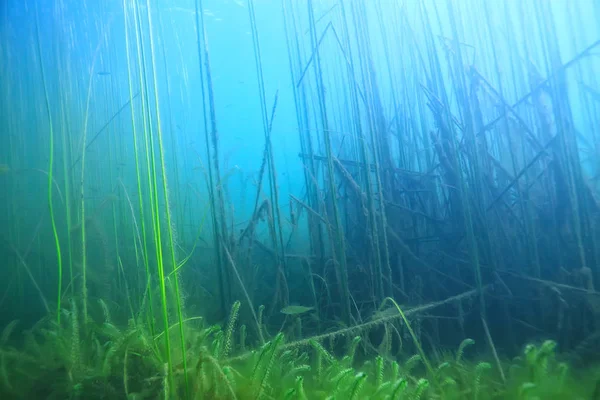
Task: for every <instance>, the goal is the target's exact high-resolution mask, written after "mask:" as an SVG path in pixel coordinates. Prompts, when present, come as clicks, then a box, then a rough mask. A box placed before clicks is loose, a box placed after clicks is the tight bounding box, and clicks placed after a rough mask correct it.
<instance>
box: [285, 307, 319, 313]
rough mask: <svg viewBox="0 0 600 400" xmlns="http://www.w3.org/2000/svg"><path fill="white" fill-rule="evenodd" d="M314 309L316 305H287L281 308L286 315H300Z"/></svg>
mask: <svg viewBox="0 0 600 400" xmlns="http://www.w3.org/2000/svg"><path fill="white" fill-rule="evenodd" d="M312 310H314V307H305V306H287V307H284V308H282V309H281V313H282V314H285V315H300V314H304V313H307V312H309V311H312Z"/></svg>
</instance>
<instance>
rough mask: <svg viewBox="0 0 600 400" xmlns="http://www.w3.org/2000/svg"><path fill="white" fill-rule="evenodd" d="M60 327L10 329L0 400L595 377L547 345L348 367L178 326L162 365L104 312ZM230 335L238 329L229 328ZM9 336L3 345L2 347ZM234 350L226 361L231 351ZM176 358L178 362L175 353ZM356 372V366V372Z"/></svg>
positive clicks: (255, 393) (449, 389)
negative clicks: (507, 354)
mask: <svg viewBox="0 0 600 400" xmlns="http://www.w3.org/2000/svg"><path fill="white" fill-rule="evenodd" d="M61 317H62V318H61V319H60V324H59V322H58V321H57V319H56V318H52V319H50V318H48V319H46V320H44V321H42V322H40V323H39V324H37V325H36V326H35V327H34V328H33V329H31V330H29V331H27V332H26V333H25V334H24V336H23V337H24V340H23V341H21V343H19V344H14V343H13V342H14V339H15V338H14V336H17V335H15V334H13V331H14V329H15V326H16V325H17V324H16V323H12V324H10V325H9V326H8V327H7V328H6V329H5V330H4V332H3V334H2V336H1V338H0V340H1V343H0V346H1V347H0V398H2V399H131V400H133V399H137V400H141V399H186V398H187V399H293V400H301V399H344V400H346V399H381V400H383V399H449V400H451V399H474V400H484V399H511V400H512V399H530V400H533V399H540V400H546V399H571V400H575V399H586V400H587V399H597V398H600V393H599V392H600V391H599V389H597V380H598V376H600V370H598V369H595V368H591V369H587V370H585V371H574V370H572V369H571V368H570V367H569V365H567V364H566V363H563V362H560V361H559V359H560V356H558V355H557V353H556V344H555V342H553V341H550V340H548V341H545V342H543V343H541V344H538V345H534V344H530V345H528V346H526V347H525V348H524V350H523V352H522V354H521V355H520V356H519V357H516V358H515V359H513V360H512V361H510V362H501V361H500V360H498V361H494V360H495V359H494V358H491V359H490V362H486V361H470V360H468V359H467V357H465V354H466V352H468V351H469V350H468V348H469V346H470V345H472V344H473V343H474V341H473V340H471V339H466V340H464V341H463V342H462V343H461V344H460V346H458V348H457V349H456V350H455V351H453V352H446V353H445V354H444V355H443V356H437V357H436V358H437V359H435V360H434V359H433V358H430V359H427V358H425V355H424V354H422V355H414V356H407V357H406V358H405V359H404V360H402V361H400V360H395V359H391V358H387V357H382V356H375V357H373V358H372V359H370V360H368V361H366V362H359V361H358V360H357V357H355V355H356V353H357V349H358V348H359V346H360V345H361V341H362V339H361V337H360V336H355V337H353V338H348V339H347V346H346V350H345V355H343V356H342V357H334V355H333V354H332V353H331V352H330V351H328V350H327V349H326V348H325V346H324V345H323V344H322V343H320V342H318V341H316V340H304V341H302V342H290V343H286V342H285V339H284V336H283V334H278V335H276V336H275V337H273V338H271V339H270V340H268V341H267V342H266V343H265V344H263V345H261V346H257V347H256V348H255V349H253V350H248V349H247V348H245V344H244V343H243V342H244V339H243V337H244V336H243V335H239V334H238V335H234V329H233V326H234V323H233V322H232V321H230V323H229V324H228V325H227V328H226V329H221V328H220V327H219V326H208V327H207V326H203V324H202V320H201V319H199V318H195V319H188V320H187V321H186V323H185V329H184V333H185V336H184V337H185V343H183V346H182V343H181V340H179V341H178V339H177V337H178V336H177V335H175V334H174V332H176V331H177V330H178V328H177V326H172V327H171V328H170V329H169V331H173V334H172V335H171V341H170V348H169V354H170V355H169V356H166V355H165V354H167V349H166V348H165V343H166V341H165V336H166V335H165V332H164V331H163V332H162V333H155V334H154V335H152V334H151V332H150V331H151V329H149V328H148V327H147V326H146V325H145V324H141V323H136V322H134V321H133V320H132V321H130V323H129V326H128V327H127V328H125V329H120V328H118V327H117V326H115V325H114V324H113V323H112V322H111V319H110V316H109V314H108V311H106V312H105V313H104V317H103V321H102V322H100V323H99V322H94V321H91V320H90V321H88V322H87V323H85V324H84V323H83V322H81V319H82V317H81V316H80V315H79V313H78V310H77V307H76V306H75V303H74V302H71V304H70V307H69V308H68V309H63V311H62V314H61ZM240 331H241V333H244V332H245V328H243V327H242V329H240ZM234 336H235V337H234ZM11 339H12V340H11ZM234 351H235V353H237V355H235V356H232V355H230V353H233V352H234ZM184 353H185V357H184V356H183V354H184ZM359 364H360V365H359Z"/></svg>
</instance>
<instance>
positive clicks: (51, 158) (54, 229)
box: [35, 3, 63, 327]
mask: <svg viewBox="0 0 600 400" xmlns="http://www.w3.org/2000/svg"><path fill="white" fill-rule="evenodd" d="M35 30H36V34H37V53H38V57H39V59H40V69H41V72H42V83H43V86H44V97H45V100H46V113H47V115H48V126H49V129H50V132H49V133H50V135H49V136H50V137H49V139H50V149H49V150H50V155H49V161H48V193H47V194H48V206H49V208H50V223H51V224H52V235H53V237H54V245H55V247H56V257H57V261H58V296H57V302H56V322H57V324H58V326H59V327H60V326H61V325H60V314H61V298H62V277H63V265H62V253H61V249H60V240H59V237H58V229H57V227H56V219H55V216H54V204H53V201H52V186H53V171H54V127H53V124H52V112H51V110H50V96H49V94H48V85H47V83H46V72H45V69H44V59H43V58H42V45H41V37H40V21H39V10H38V7H37V3H36V6H35Z"/></svg>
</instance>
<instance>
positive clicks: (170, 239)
mask: <svg viewBox="0 0 600 400" xmlns="http://www.w3.org/2000/svg"><path fill="white" fill-rule="evenodd" d="M146 7H147V8H146V13H147V17H148V29H149V36H150V54H151V59H152V65H153V66H155V65H156V56H155V50H154V35H153V34H152V13H151V12H150V0H146ZM152 72H153V81H154V105H155V107H156V124H157V135H158V151H159V157H160V168H161V175H162V176H161V178H162V189H163V196H164V201H165V213H166V217H167V221H166V222H167V235H168V244H169V250H170V256H171V268H172V269H175V268H176V267H177V261H176V260H175V246H174V243H173V228H172V225H171V207H170V203H169V192H168V188H167V171H166V166H165V151H164V146H163V135H162V127H161V119H160V104H159V101H158V78H157V76H156V68H152ZM165 73H168V71H165ZM155 179H156V176H155ZM159 246H160V243H159ZM159 279H160V280H161V286H164V270H163V269H162V266H161V271H160V276H159ZM172 279H173V281H174V282H175V297H176V301H177V319H178V321H179V336H180V340H181V354H182V363H183V374H184V377H185V390H186V394H188V395H189V382H188V371H187V357H186V346H185V335H184V326H183V311H182V309H181V308H182V307H181V295H180V292H179V279H178V276H177V274H175V275H174V276H173V278H172ZM170 372H171V373H173V371H172V370H170Z"/></svg>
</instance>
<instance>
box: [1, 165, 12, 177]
mask: <svg viewBox="0 0 600 400" xmlns="http://www.w3.org/2000/svg"><path fill="white" fill-rule="evenodd" d="M9 172H10V167H9V166H8V165H6V164H0V175H4V174H8V173H9Z"/></svg>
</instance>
